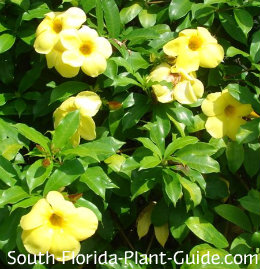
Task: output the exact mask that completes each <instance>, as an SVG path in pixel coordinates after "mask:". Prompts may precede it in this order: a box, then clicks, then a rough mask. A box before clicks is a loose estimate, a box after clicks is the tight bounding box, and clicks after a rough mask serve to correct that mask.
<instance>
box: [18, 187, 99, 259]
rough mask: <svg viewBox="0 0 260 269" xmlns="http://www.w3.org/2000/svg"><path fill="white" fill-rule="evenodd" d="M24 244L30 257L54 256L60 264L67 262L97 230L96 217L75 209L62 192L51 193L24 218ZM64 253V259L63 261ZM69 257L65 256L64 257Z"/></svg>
mask: <svg viewBox="0 0 260 269" xmlns="http://www.w3.org/2000/svg"><path fill="white" fill-rule="evenodd" d="M20 224H21V227H22V229H23V232H22V241H23V244H24V246H25V248H26V250H27V251H28V252H29V253H31V254H36V255H37V254H39V253H40V252H41V253H42V254H45V253H46V252H47V251H48V252H49V253H50V254H53V255H54V257H55V259H56V260H58V261H67V260H70V259H72V257H73V256H77V254H78V253H79V251H80V243H79V241H82V240H85V239H87V238H89V237H90V236H92V235H93V234H94V233H95V231H96V230H97V226H98V220H97V217H96V215H95V214H94V213H93V212H92V211H91V210H90V209H88V208H85V207H79V208H76V207H75V206H74V205H73V203H72V202H69V201H66V200H64V197H63V196H62V194H61V193H59V192H57V191H51V192H49V193H48V195H47V197H46V199H40V200H39V201H38V202H37V203H36V204H35V205H34V206H33V208H32V210H31V211H30V212H29V213H28V214H27V215H25V216H23V217H22V218H21V221H20ZM63 251H68V252H66V253H65V252H64V259H63ZM65 256H66V257H65Z"/></svg>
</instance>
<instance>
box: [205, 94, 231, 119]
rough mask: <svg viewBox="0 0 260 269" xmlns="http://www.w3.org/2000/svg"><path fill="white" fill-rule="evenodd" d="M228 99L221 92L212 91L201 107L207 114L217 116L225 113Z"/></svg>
mask: <svg viewBox="0 0 260 269" xmlns="http://www.w3.org/2000/svg"><path fill="white" fill-rule="evenodd" d="M226 106H227V101H226V99H225V98H223V96H222V93H221V92H215V93H210V94H209V95H208V96H207V98H206V99H205V100H204V101H203V102H202V104H201V109H202V111H203V113H204V114H205V115H206V116H216V115H219V114H222V113H224V110H225V108H226Z"/></svg>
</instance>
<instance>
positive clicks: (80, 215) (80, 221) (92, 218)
mask: <svg viewBox="0 0 260 269" xmlns="http://www.w3.org/2000/svg"><path fill="white" fill-rule="evenodd" d="M97 227H98V219H97V217H96V215H95V214H94V213H93V211H91V210H90V209H88V208H85V207H79V208H77V209H76V210H75V214H73V215H70V216H69V217H67V219H66V224H65V227H64V229H65V232H66V233H69V234H71V235H72V236H74V237H75V238H76V239H77V240H78V241H82V240H85V239H87V238H89V237H91V236H92V235H93V234H94V233H95V232H96V230H97Z"/></svg>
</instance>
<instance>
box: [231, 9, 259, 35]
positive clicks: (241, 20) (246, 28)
mask: <svg viewBox="0 0 260 269" xmlns="http://www.w3.org/2000/svg"><path fill="white" fill-rule="evenodd" d="M234 16H235V20H236V22H237V24H238V25H239V27H240V29H241V30H242V31H243V33H244V34H245V36H247V34H248V33H249V32H250V31H251V29H252V27H253V24H254V22H253V17H252V15H251V14H250V13H249V12H248V11H246V10H245V9H234Z"/></svg>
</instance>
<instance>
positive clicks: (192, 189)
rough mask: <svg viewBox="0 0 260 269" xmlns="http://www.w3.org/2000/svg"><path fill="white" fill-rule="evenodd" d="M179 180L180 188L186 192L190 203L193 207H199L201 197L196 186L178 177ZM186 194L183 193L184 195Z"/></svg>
mask: <svg viewBox="0 0 260 269" xmlns="http://www.w3.org/2000/svg"><path fill="white" fill-rule="evenodd" d="M179 180H180V183H181V185H182V187H183V188H184V189H185V190H186V191H187V192H186V193H187V194H189V196H188V199H189V200H191V201H192V203H193V206H194V207H196V206H197V205H199V204H200V202H201V199H202V195H201V190H200V188H199V187H198V185H197V184H196V183H193V182H191V181H189V180H187V179H186V178H184V177H179ZM186 193H185V192H184V195H185V194H186ZM186 197H187V195H186Z"/></svg>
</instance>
